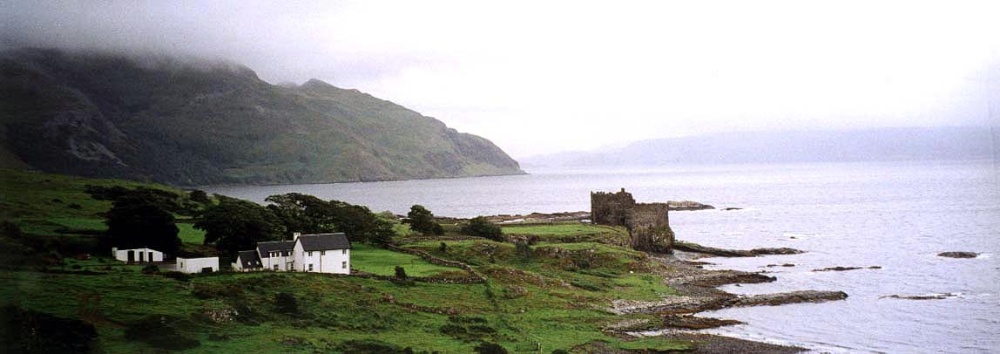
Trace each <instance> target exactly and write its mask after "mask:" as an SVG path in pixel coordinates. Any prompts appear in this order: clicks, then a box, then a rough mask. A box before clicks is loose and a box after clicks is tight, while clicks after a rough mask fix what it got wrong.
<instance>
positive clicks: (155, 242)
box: [88, 187, 503, 255]
mask: <svg viewBox="0 0 1000 354" xmlns="http://www.w3.org/2000/svg"><path fill="white" fill-rule="evenodd" d="M88 192H89V193H90V194H91V195H92V196H93V197H94V198H95V199H101V200H111V201H112V207H111V210H109V211H108V212H107V213H106V214H105V216H106V221H105V223H106V224H107V225H108V231H107V233H106V237H105V238H104V241H105V242H106V245H107V246H117V247H121V248H137V247H150V248H154V249H157V250H161V251H163V252H165V253H168V254H177V252H178V251H179V250H180V247H181V240H180V238H179V237H178V232H179V229H178V228H177V225H176V220H175V217H174V215H175V214H176V215H186V216H192V217H194V218H195V220H196V222H195V223H194V227H195V228H198V229H201V230H204V231H205V244H206V245H213V246H215V248H216V249H217V250H218V251H219V252H222V253H224V254H228V255H233V254H235V253H236V252H237V251H240V250H248V249H253V248H254V247H255V246H256V244H257V243H258V242H260V241H272V240H281V239H289V238H290V237H291V234H292V233H294V232H301V233H307V234H308V233H327V232H344V233H345V234H346V235H347V238H348V239H350V240H351V241H352V242H364V243H370V244H375V245H385V244H388V243H390V242H392V238H393V237H394V236H395V234H396V231H395V224H396V223H397V221H396V216H394V215H392V214H391V213H381V214H376V213H373V212H371V210H369V209H368V208H367V207H364V206H359V205H352V204H349V203H346V202H342V201H338V200H330V201H325V200H322V199H319V198H317V197H314V196H311V195H307V194H301V193H287V194H280V195H272V196H270V197H268V198H267V199H265V201H266V202H267V203H268V204H267V205H266V206H262V205H260V204H257V203H254V202H250V201H246V200H240V199H235V198H229V197H225V196H220V195H216V196H215V200H214V201H213V200H212V198H209V197H208V196H207V195H206V194H205V193H204V192H201V191H192V192H190V193H189V194H187V195H183V194H177V193H175V192H170V191H165V190H158V189H150V188H136V189H128V188H124V187H88ZM402 222H403V223H405V224H407V225H409V226H410V229H411V230H413V231H415V232H419V233H421V234H424V235H442V234H444V228H443V227H442V226H441V224H439V223H437V222H436V221H435V219H434V214H433V213H431V211H430V210H427V208H425V207H423V206H421V205H414V206H413V207H412V208H410V212H409V213H408V214H407V216H406V218H405V219H403V221H402ZM461 231H462V233H464V234H467V235H473V236H481V237H485V238H489V239H492V240H495V241H501V240H502V239H503V236H502V234H501V232H500V227H498V226H497V225H494V224H493V223H491V222H490V221H489V220H488V219H486V218H484V217H476V218H473V219H472V220H470V222H469V223H468V224H466V225H464V226H463V227H462V229H461Z"/></svg>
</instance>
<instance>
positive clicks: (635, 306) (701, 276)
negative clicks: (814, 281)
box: [606, 243, 847, 353]
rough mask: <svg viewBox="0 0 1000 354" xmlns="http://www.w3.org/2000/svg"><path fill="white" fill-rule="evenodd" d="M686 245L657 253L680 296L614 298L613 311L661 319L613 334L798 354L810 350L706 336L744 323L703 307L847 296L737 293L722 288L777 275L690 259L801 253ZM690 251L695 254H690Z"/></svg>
mask: <svg viewBox="0 0 1000 354" xmlns="http://www.w3.org/2000/svg"><path fill="white" fill-rule="evenodd" d="M682 244H683V245H684V246H683V247H681V248H678V249H683V251H682V252H678V253H681V255H680V257H678V256H675V255H654V256H653V257H654V258H655V259H656V260H658V261H659V262H663V263H664V264H666V265H668V266H669V267H668V268H669V269H671V270H670V271H668V272H664V273H663V274H661V275H662V276H663V280H664V282H666V283H667V284H668V285H670V286H671V287H673V288H674V289H677V291H678V294H677V296H671V297H667V298H664V299H661V300H658V301H624V300H618V301H614V302H613V303H612V304H611V306H610V307H609V308H608V311H611V312H613V313H617V314H629V313H645V314H656V315H659V316H660V321H633V322H625V323H618V324H614V325H612V326H609V328H607V329H606V330H607V331H609V332H612V333H619V334H622V335H631V336H646V335H660V336H666V337H669V338H671V339H677V340H684V341H690V342H691V343H692V344H693V346H694V351H693V352H694V353H797V352H802V351H805V350H806V349H804V348H798V347H790V346H782V345H775V344H770V343H761V342H754V341H747V340H742V339H737V338H731V337H724V336H716V335H708V334H701V333H698V332H695V331H696V330H700V329H708V328H716V327H722V326H729V325H734V324H739V323H740V322H739V321H735V320H727V319H717V318H708V317H700V316H696V315H695V314H697V313H699V312H703V311H710V310H718V309H723V308H729V307H746V306H779V305H784V304H792V303H804V302H812V303H817V302H826V301H837V300H844V299H846V298H847V294H846V293H844V292H842V291H815V290H802V291H793V292H786V293H775V294H759V295H736V294H731V293H728V292H725V291H722V290H719V289H718V288H717V287H719V286H722V285H726V284H751V283H762V282H772V281H775V280H776V279H775V278H774V277H771V276H768V275H766V274H763V273H750V272H742V271H735V270H706V269H702V268H701V267H700V263H698V262H692V261H690V260H688V259H690V258H699V257H707V256H727V257H752V256H757V255H764V254H795V253H801V251H798V250H794V249H760V250H724V249H717V248H711V247H704V246H700V245H696V244H692V243H682ZM689 252H690V253H689Z"/></svg>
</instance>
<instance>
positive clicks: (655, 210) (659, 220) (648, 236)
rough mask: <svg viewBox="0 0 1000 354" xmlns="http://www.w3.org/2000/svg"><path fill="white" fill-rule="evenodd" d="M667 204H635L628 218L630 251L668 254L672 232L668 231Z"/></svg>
mask: <svg viewBox="0 0 1000 354" xmlns="http://www.w3.org/2000/svg"><path fill="white" fill-rule="evenodd" d="M669 210H670V207H669V206H668V205H667V203H649V204H636V205H635V206H634V207H633V208H632V210H631V212H630V217H629V223H628V225H626V226H627V227H628V228H629V236H630V238H631V240H632V249H635V250H642V251H651V252H664V253H669V252H670V251H671V249H672V248H673V246H674V232H673V230H671V229H670V223H669V219H668V216H667V213H668V211H669Z"/></svg>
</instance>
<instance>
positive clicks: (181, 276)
mask: <svg viewBox="0 0 1000 354" xmlns="http://www.w3.org/2000/svg"><path fill="white" fill-rule="evenodd" d="M160 276H163V277H166V278H170V279H173V280H177V281H190V280H191V275H190V274H185V273H181V272H174V271H171V272H163V273H160Z"/></svg>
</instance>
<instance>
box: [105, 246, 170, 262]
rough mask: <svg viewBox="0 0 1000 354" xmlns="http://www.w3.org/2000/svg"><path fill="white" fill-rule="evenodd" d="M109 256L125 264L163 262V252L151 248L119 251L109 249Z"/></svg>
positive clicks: (114, 248) (113, 248)
mask: <svg viewBox="0 0 1000 354" xmlns="http://www.w3.org/2000/svg"><path fill="white" fill-rule="evenodd" d="M111 254H112V255H113V256H114V257H115V259H117V260H119V261H122V262H126V263H154V262H163V252H160V251H157V250H154V249H152V248H129V249H123V250H120V249H118V247H111Z"/></svg>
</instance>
